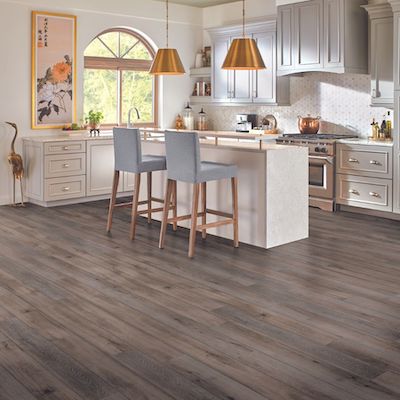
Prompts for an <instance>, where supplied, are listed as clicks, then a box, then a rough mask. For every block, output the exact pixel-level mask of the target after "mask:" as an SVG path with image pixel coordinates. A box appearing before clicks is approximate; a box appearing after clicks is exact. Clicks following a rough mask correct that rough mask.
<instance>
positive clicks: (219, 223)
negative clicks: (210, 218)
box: [196, 219, 233, 231]
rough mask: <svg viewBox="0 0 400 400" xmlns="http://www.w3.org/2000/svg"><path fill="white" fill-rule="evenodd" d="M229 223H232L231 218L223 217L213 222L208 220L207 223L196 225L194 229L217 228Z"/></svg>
mask: <svg viewBox="0 0 400 400" xmlns="http://www.w3.org/2000/svg"><path fill="white" fill-rule="evenodd" d="M231 224H233V220H232V219H223V220H222V221H215V222H210V223H208V224H203V225H197V226H196V229H197V230H199V231H202V230H203V229H211V228H217V227H219V226H223V225H231Z"/></svg>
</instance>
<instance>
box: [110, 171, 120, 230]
mask: <svg viewBox="0 0 400 400" xmlns="http://www.w3.org/2000/svg"><path fill="white" fill-rule="evenodd" d="M118 183H119V171H114V179H113V186H112V193H111V198H110V205H109V206H108V220H107V232H110V231H111V225H112V218H113V211H114V207H115V201H116V198H117V190H118Z"/></svg>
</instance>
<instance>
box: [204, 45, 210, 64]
mask: <svg viewBox="0 0 400 400" xmlns="http://www.w3.org/2000/svg"><path fill="white" fill-rule="evenodd" d="M204 59H205V60H204V67H211V46H205V47H204Z"/></svg>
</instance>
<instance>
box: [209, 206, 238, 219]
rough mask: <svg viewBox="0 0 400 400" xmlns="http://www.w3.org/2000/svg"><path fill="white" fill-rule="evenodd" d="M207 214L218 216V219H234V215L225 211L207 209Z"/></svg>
mask: <svg viewBox="0 0 400 400" xmlns="http://www.w3.org/2000/svg"><path fill="white" fill-rule="evenodd" d="M206 212H207V214H212V215H217V216H218V217H225V218H233V214H230V213H227V212H223V211H217V210H210V209H208V208H207V210H206Z"/></svg>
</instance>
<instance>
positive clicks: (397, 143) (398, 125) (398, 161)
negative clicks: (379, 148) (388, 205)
mask: <svg viewBox="0 0 400 400" xmlns="http://www.w3.org/2000/svg"><path fill="white" fill-rule="evenodd" d="M394 117H395V118H394V132H393V133H394V134H393V141H394V146H393V152H394V154H393V157H394V162H393V211H394V212H395V213H397V214H400V135H399V132H400V91H396V94H395V99H394Z"/></svg>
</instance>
